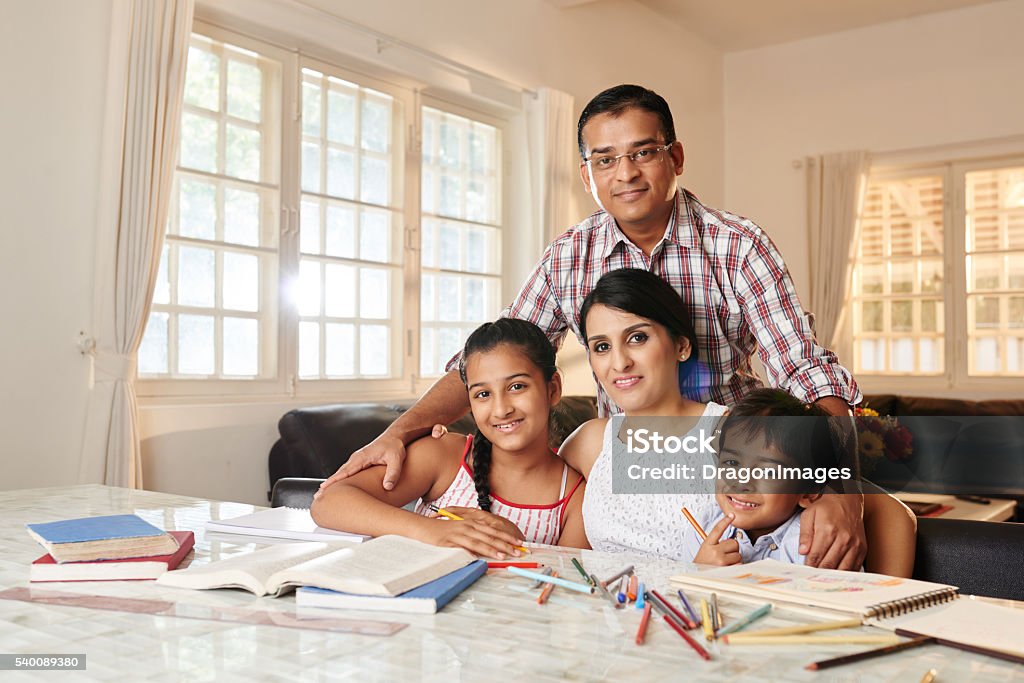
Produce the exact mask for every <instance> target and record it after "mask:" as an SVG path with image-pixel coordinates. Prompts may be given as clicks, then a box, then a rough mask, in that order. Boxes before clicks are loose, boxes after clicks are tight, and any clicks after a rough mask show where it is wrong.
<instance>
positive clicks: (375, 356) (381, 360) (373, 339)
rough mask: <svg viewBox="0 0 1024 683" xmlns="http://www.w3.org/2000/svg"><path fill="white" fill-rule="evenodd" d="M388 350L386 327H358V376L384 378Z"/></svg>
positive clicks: (389, 348) (386, 371)
mask: <svg viewBox="0 0 1024 683" xmlns="http://www.w3.org/2000/svg"><path fill="white" fill-rule="evenodd" d="M390 350H391V345H390V343H389V341H388V328H387V327H385V326H383V325H360V326H359V374H361V375H366V376H386V375H387V374H388V354H389V353H390Z"/></svg>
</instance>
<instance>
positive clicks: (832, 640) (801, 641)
mask: <svg viewBox="0 0 1024 683" xmlns="http://www.w3.org/2000/svg"><path fill="white" fill-rule="evenodd" d="M722 640H724V641H725V642H726V643H728V644H729V645H844V644H846V643H856V644H859V645H896V644H897V643H902V642H903V640H904V639H903V638H900V637H899V636H756V635H754V634H752V633H751V634H747V633H733V634H731V635H728V636H722Z"/></svg>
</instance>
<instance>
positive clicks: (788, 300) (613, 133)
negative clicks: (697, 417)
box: [324, 85, 864, 568]
mask: <svg viewBox="0 0 1024 683" xmlns="http://www.w3.org/2000/svg"><path fill="white" fill-rule="evenodd" d="M577 137H578V142H579V148H580V156H581V162H580V177H581V179H582V180H583V184H584V186H585V187H586V188H587V190H588V191H589V192H590V194H591V196H593V197H594V201H596V202H597V204H598V206H599V207H600V210H599V211H597V212H596V213H594V214H593V215H592V216H590V217H589V218H587V219H586V220H584V221H583V222H581V223H579V224H578V225H576V226H574V227H573V228H571V229H569V230H568V231H567V232H566V233H564V234H563V235H561V236H560V237H558V238H557V239H555V241H554V242H552V243H551V244H550V245H548V248H547V249H546V250H545V252H544V256H543V257H542V259H541V262H540V264H539V265H538V266H537V268H536V269H535V270H534V272H533V273H532V274H531V275H530V276H529V277H528V278H527V280H526V283H525V284H524V286H523V288H522V290H521V291H520V293H519V295H518V296H517V297H516V299H515V301H513V302H512V304H511V305H510V306H509V307H508V308H507V309H506V310H505V311H503V312H502V315H503V316H506V317H516V318H523V319H526V320H529V321H531V322H534V323H536V324H537V325H538V326H539V327H541V329H543V330H545V332H546V333H547V335H548V337H549V338H550V339H551V340H552V342H553V343H555V344H556V345H559V344H561V341H562V339H563V338H564V337H565V334H566V332H567V331H568V330H569V329H571V330H572V331H573V333H574V334H575V335H576V336H577V338H578V339H580V341H581V343H584V342H583V340H582V338H580V330H579V323H580V320H579V309H580V306H581V304H582V303H583V299H584V298H585V297H586V295H587V294H588V293H589V292H590V290H591V289H592V288H593V286H594V284H595V283H596V282H597V280H598V279H599V278H600V277H601V276H602V275H603V274H604V273H606V272H608V271H609V270H613V269H616V268H644V269H647V270H650V271H652V272H654V273H656V274H658V275H659V276H660V277H662V278H663V279H665V280H666V281H668V282H669V283H670V284H671V285H672V286H674V287H675V288H676V289H678V290H679V292H680V293H681V295H682V297H683V300H684V301H686V302H688V304H689V305H690V309H691V316H692V317H693V321H694V325H695V328H696V331H697V341H698V353H699V354H700V358H701V359H702V360H703V362H702V371H701V372H699V373H696V374H697V380H696V381H694V382H691V383H690V384H688V385H684V386H682V389H683V390H684V392H685V393H686V394H688V395H689V396H690V397H692V398H694V399H695V400H700V401H708V400H714V401H716V402H719V403H724V404H726V405H728V404H731V403H733V402H734V401H735V400H737V399H738V398H739V397H741V396H743V395H744V394H745V393H746V392H748V391H749V390H751V389H753V388H756V387H759V386H761V382H760V380H758V378H757V377H756V375H755V374H754V372H753V370H752V367H751V357H752V355H753V354H754V353H755V351H758V352H759V353H760V356H761V359H762V361H763V362H764V365H765V367H766V368H767V370H768V373H769V375H770V378H771V380H772V384H773V385H775V386H777V387H779V388H782V389H785V390H787V391H789V392H790V393H792V394H793V395H794V396H796V397H797V398H799V399H801V400H803V401H805V402H816V403H817V404H818V405H819V407H821V408H822V409H824V410H825V411H827V412H829V413H831V414H835V415H845V414H849V409H850V405H851V404H853V403H856V402H857V401H859V400H860V392H859V390H858V389H857V385H856V383H855V382H854V380H853V378H852V377H851V376H850V374H849V372H847V371H846V370H845V369H844V368H843V367H842V366H840V365H839V363H838V361H837V359H836V357H835V355H834V354H833V353H832V352H830V351H828V350H827V349H824V348H822V347H820V346H819V345H818V344H817V342H816V341H815V340H814V335H813V332H812V330H811V328H810V325H809V324H808V322H807V319H806V315H805V313H804V311H803V309H802V308H801V306H800V302H799V301H798V300H797V296H796V291H795V289H794V287H793V283H792V281H791V280H790V277H789V273H788V271H787V269H786V266H785V263H784V262H783V260H782V257H781V255H780V254H779V253H778V251H777V250H776V249H775V246H774V245H773V244H772V242H771V240H770V239H768V237H767V235H765V234H764V233H763V232H762V231H761V229H760V228H759V227H757V226H756V225H755V224H754V223H752V222H751V221H748V220H746V219H743V218H740V217H738V216H734V215H732V214H729V213H726V212H722V211H717V210H715V209H711V208H708V207H705V206H703V205H702V204H701V203H700V202H699V201H698V200H697V198H696V197H694V196H693V195H692V194H690V193H689V192H687V191H686V190H683V189H680V188H678V187H677V185H676V177H677V176H679V175H681V174H682V172H683V146H682V144H681V143H680V142H679V141H677V140H676V137H675V128H674V124H673V122H672V114H671V112H670V110H669V107H668V104H667V103H666V102H665V100H664V99H663V98H662V97H661V96H660V95H658V94H657V93H654V92H652V91H650V90H647V89H646V88H642V87H640V86H636V85H620V86H616V87H614V88H610V89H608V90H605V91H604V92H602V93H600V94H599V95H597V97H595V98H594V99H593V100H591V101H590V103H589V104H588V105H587V106H586V108H585V109H584V110H583V113H582V114H581V115H580V120H579V125H578V129H577ZM585 345H586V344H585V343H584V346H585ZM457 363H458V357H456V358H453V359H452V360H451V361H450V362H449V363H448V367H447V369H448V373H447V374H446V375H445V376H444V377H442V378H441V379H440V380H438V381H437V382H436V383H435V384H434V385H433V386H432V387H431V388H430V389H429V390H428V391H427V393H426V394H424V395H423V396H422V397H421V398H420V400H419V401H417V403H416V404H415V405H414V406H412V407H411V408H410V409H409V410H408V411H407V412H406V413H405V414H404V415H402V416H401V417H400V418H399V419H398V420H396V421H395V422H394V423H393V424H392V425H391V426H390V427H389V428H388V429H387V430H386V431H385V432H384V433H383V434H381V435H380V436H379V437H378V438H377V439H375V440H374V441H373V442H372V443H370V444H368V445H367V446H366V447H364V448H363V449H361V450H359V451H357V452H356V453H354V454H353V456H352V458H351V459H350V460H349V462H348V463H346V464H345V465H344V466H343V467H342V468H341V469H340V470H339V471H338V473H336V474H335V475H333V476H332V477H331V478H330V479H328V480H327V482H325V484H324V485H325V486H326V485H328V484H330V483H332V482H333V481H335V480H336V479H339V478H343V477H345V476H348V475H350V474H353V473H355V472H357V471H359V470H361V469H363V468H364V467H367V466H369V465H371V464H385V465H387V472H386V475H385V479H384V486H385V488H391V487H392V486H393V485H394V482H395V481H397V479H398V477H399V473H400V471H401V463H402V459H403V458H404V446H405V444H408V443H410V442H412V441H414V440H415V439H417V438H419V437H421V436H424V435H426V434H429V433H431V428H432V426H433V425H435V424H438V423H441V424H447V423H448V422H451V421H453V420H455V419H457V418H458V417H460V416H461V415H463V414H465V413H466V411H467V410H468V409H469V401H468V398H467V395H466V389H465V387H464V386H463V385H462V382H461V381H460V380H459V377H458V372H457ZM598 403H599V408H600V412H601V414H603V415H606V414H610V413H612V412H615V410H616V408H615V406H614V405H612V403H611V401H610V400H609V399H608V398H607V396H605V394H604V391H603V390H602V389H601V388H600V386H598ZM826 498H828V499H829V500H828V502H827V503H826V504H824V505H821V506H820V510H821V513H822V514H821V515H820V517H821V519H820V520H817V521H814V523H813V527H814V532H812V524H807V520H805V525H806V527H807V529H806V536H805V537H804V538H802V539H801V542H802V543H801V547H802V552H806V553H807V555H808V562H809V563H811V564H818V563H821V564H822V566H830V567H835V566H841V567H842V568H854V567H856V566H859V565H860V562H861V561H862V560H863V556H864V540H863V539H864V535H863V527H862V524H861V523H860V520H861V516H862V501H861V499H860V496H851V497H849V499H847V500H838V499H840V498H842V497H841V496H827V497H826ZM812 517H813V516H812ZM819 522H820V523H819ZM818 532H821V533H818ZM812 540H813V547H811V545H812ZM804 546H806V548H804Z"/></svg>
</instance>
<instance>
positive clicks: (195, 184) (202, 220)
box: [178, 178, 217, 240]
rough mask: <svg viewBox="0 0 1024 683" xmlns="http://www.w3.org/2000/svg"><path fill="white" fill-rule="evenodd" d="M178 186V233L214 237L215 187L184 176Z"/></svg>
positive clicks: (201, 237)
mask: <svg viewBox="0 0 1024 683" xmlns="http://www.w3.org/2000/svg"><path fill="white" fill-rule="evenodd" d="M178 187H179V192H178V202H179V204H178V212H179V213H178V215H179V219H178V220H179V223H178V234H179V235H181V236H183V237H195V238H197V239H202V240H212V239H216V236H217V188H216V187H214V186H213V185H212V184H210V183H206V182H203V181H201V180H191V179H185V178H182V179H181V182H180V183H179V184H178Z"/></svg>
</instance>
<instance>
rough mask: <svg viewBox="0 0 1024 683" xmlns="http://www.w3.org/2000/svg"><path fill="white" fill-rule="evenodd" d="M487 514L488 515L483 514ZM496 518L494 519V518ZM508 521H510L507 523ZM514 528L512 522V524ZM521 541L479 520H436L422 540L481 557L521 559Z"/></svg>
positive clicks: (520, 536) (520, 535)
mask: <svg viewBox="0 0 1024 683" xmlns="http://www.w3.org/2000/svg"><path fill="white" fill-rule="evenodd" d="M484 514H487V513H484ZM492 516H493V515H492ZM506 521H508V520H506ZM509 524H511V522H509ZM521 538H522V534H519V537H518V538H517V537H515V536H513V535H512V534H510V533H508V532H507V531H504V530H501V529H497V528H495V527H493V526H491V525H490V524H485V523H483V522H480V521H476V520H469V519H463V520H461V521H455V520H451V519H438V520H434V521H433V522H432V523H431V524H430V526H429V527H428V530H427V531H426V533H425V534H423V536H422V537H421V538H420V540H422V541H425V542H426V543H431V544H433V545H439V546H442V547H445V548H464V549H466V550H468V551H469V552H471V553H475V554H476V555H480V556H481V557H495V558H497V559H499V560H503V559H505V558H506V557H519V555H520V552H519V551H518V550H516V546H517V545H520V539H521Z"/></svg>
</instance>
